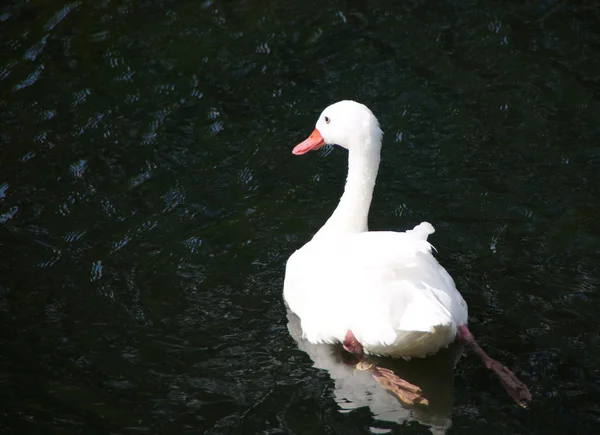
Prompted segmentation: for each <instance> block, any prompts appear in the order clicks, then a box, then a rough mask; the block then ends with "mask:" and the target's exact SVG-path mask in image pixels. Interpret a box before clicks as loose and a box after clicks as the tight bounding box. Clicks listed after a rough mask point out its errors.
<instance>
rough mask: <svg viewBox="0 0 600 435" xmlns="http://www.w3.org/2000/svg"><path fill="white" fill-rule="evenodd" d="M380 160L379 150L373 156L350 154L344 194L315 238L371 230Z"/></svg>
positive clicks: (358, 153) (362, 151) (359, 152)
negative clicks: (371, 213)
mask: <svg viewBox="0 0 600 435" xmlns="http://www.w3.org/2000/svg"><path fill="white" fill-rule="evenodd" d="M379 159H380V156H379V149H376V152H370V153H369V152H365V151H364V150H361V149H358V150H351V151H350V152H349V154H348V177H347V179H346V186H345V188H344V194H343V195H342V197H341V198H340V202H339V204H338V206H337V208H336V209H335V211H334V212H333V214H332V215H331V217H330V218H329V220H328V221H327V222H326V223H325V225H324V226H323V227H322V228H321V229H320V230H319V232H318V233H317V234H316V235H315V237H314V238H313V239H315V238H322V237H332V236H338V235H344V234H353V233H361V232H365V231H368V217H369V207H370V206H371V200H372V198H373V189H374V188H375V181H376V179H377V172H378V170H379Z"/></svg>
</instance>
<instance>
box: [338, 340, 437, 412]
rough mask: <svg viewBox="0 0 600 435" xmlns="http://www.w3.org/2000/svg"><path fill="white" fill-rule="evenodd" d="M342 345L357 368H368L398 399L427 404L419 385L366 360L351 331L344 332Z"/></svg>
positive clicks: (412, 403) (408, 402)
mask: <svg viewBox="0 0 600 435" xmlns="http://www.w3.org/2000/svg"><path fill="white" fill-rule="evenodd" d="M343 346H344V349H346V351H348V352H350V353H351V354H352V355H354V356H355V358H356V359H357V360H358V362H357V364H356V368H357V369H358V370H369V371H370V372H371V375H372V376H373V378H374V379H375V380H376V381H377V383H378V384H379V385H381V386H382V387H383V388H385V389H386V390H388V391H391V392H392V393H393V394H394V395H396V397H398V398H399V399H400V401H402V402H403V403H406V404H409V405H415V404H420V405H428V404H429V401H428V400H427V399H426V398H425V397H423V395H422V391H421V388H420V387H419V386H417V385H414V384H411V383H410V382H408V381H405V380H404V379H402V378H400V377H399V376H398V375H396V374H395V373H394V372H393V371H392V370H390V369H386V368H384V367H378V366H376V365H374V364H372V363H370V362H369V361H367V358H366V357H365V353H364V349H363V347H362V345H361V344H360V343H359V341H358V340H357V339H356V337H355V336H354V333H353V332H352V331H348V332H347V333H346V337H345V339H344V343H343Z"/></svg>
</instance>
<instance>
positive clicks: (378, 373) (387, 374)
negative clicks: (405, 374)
mask: <svg viewBox="0 0 600 435" xmlns="http://www.w3.org/2000/svg"><path fill="white" fill-rule="evenodd" d="M371 373H372V374H373V378H375V380H376V381H377V383H378V384H379V385H381V386H382V387H383V388H385V389H386V390H388V391H391V392H392V393H393V394H394V395H395V396H396V397H398V399H400V401H401V402H403V403H405V404H408V405H429V400H427V399H426V398H425V397H424V396H423V392H422V390H421V388H420V387H419V386H417V385H414V384H411V383H410V382H408V381H405V380H404V379H402V378H400V377H399V376H398V375H396V374H395V373H394V372H393V371H392V370H390V369H386V368H383V367H373V368H372V369H371Z"/></svg>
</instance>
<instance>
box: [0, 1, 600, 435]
mask: <svg viewBox="0 0 600 435" xmlns="http://www.w3.org/2000/svg"><path fill="white" fill-rule="evenodd" d="M527 3H528V4H527V5H520V4H519V2H500V1H487V2H483V1H480V2H477V1H458V0H457V1H439V2H431V1H430V2H428V1H418V0H413V1H405V2H392V1H387V2H384V1H381V0H380V1H373V2H364V1H359V0H355V1H347V2H331V3H327V4H326V3H323V2H316V1H312V0H308V1H286V2H269V1H228V2H224V1H214V2H212V1H210V0H208V1H205V2H201V1H191V0H188V1H165V0H154V1H151V0H148V1H116V0H114V1H110V0H104V1H97V2H83V1H79V2H71V3H68V2H60V1H58V0H53V1H49V0H47V1H42V0H31V1H12V2H9V3H8V4H5V5H4V6H2V12H1V13H0V30H1V31H0V34H1V36H0V41H1V43H0V46H1V52H2V55H1V58H0V112H1V115H0V116H1V124H0V224H1V225H0V253H1V255H2V257H1V263H0V264H1V270H0V328H1V333H0V420H1V423H0V433H2V434H29V433H44V434H94V433H98V434H109V433H110V434H135V433H152V434H158V433H169V434H187V433H208V434H284V433H293V434H334V433H336V434H363V433H369V432H370V431H375V432H376V429H374V428H389V429H391V430H392V432H393V433H403V434H404V433H411V434H427V433H430V432H429V429H428V427H427V426H426V425H423V424H420V423H418V422H416V421H412V422H406V423H402V420H401V419H399V420H398V421H400V423H393V422H390V421H384V420H385V419H384V418H383V416H374V415H373V413H372V412H371V410H370V409H369V408H368V407H365V406H362V407H361V406H356V407H357V408H358V409H356V410H354V411H352V412H350V413H347V412H346V413H342V412H339V409H340V408H343V407H344V406H343V404H342V405H340V404H339V403H338V402H340V399H339V398H338V397H337V396H336V391H337V390H338V387H339V385H338V384H337V383H336V382H338V381H336V380H335V376H336V370H338V369H341V368H343V366H342V365H340V364H341V363H339V361H338V365H337V366H332V367H324V368H326V369H327V370H322V369H318V368H314V367H312V365H313V360H312V359H311V358H310V357H309V355H312V354H311V353H310V349H309V350H307V349H304V350H305V351H306V352H308V354H307V353H306V352H305V351H303V350H301V349H299V348H298V345H297V344H296V342H295V341H294V339H293V338H292V336H291V335H290V333H289V332H288V327H287V323H288V319H287V317H286V312H285V309H284V306H283V303H282V298H281V292H282V283H283V273H284V266H285V262H286V259H287V257H288V256H289V255H290V254H291V253H292V252H293V251H294V250H295V249H297V248H298V247H300V246H301V245H302V244H303V243H305V242H306V241H307V240H309V238H310V237H311V235H312V234H313V233H314V232H315V231H316V230H317V229H318V228H319V227H320V225H321V224H322V223H323V222H324V221H325V219H326V218H327V217H328V215H329V214H330V213H331V211H332V210H333V208H334V207H335V205H336V203H337V200H338V198H339V195H340V194H341V189H342V186H343V183H344V177H345V171H346V167H345V159H346V155H345V153H344V152H343V151H342V150H339V149H335V150H328V149H326V150H324V151H321V152H319V153H311V154H309V155H307V156H304V157H301V158H300V157H294V156H292V154H291V152H290V151H291V149H292V147H293V146H294V145H295V144H296V143H297V142H299V141H300V140H302V139H304V138H305V137H306V136H307V135H308V134H309V133H310V132H311V131H312V128H313V126H314V122H315V121H316V117H317V115H318V113H320V111H321V110H322V109H323V108H324V107H325V106H327V105H328V104H330V103H332V102H334V101H337V100H340V99H346V98H351V99H357V100H359V101H361V102H364V103H365V104H367V105H369V106H370V107H371V108H372V109H373V111H374V112H375V113H376V115H377V116H378V117H379V120H380V122H381V125H382V128H383V130H384V132H385V135H384V151H383V164H382V168H381V170H380V178H379V182H378V185H377V189H376V193H375V199H374V203H373V206H372V212H371V228H372V229H395V230H404V229H406V228H409V227H411V226H413V225H415V224H416V223H419V222H421V221H422V220H427V221H430V222H432V223H433V224H434V226H435V227H436V229H437V232H436V233H435V234H434V235H433V237H432V242H433V244H434V245H435V246H436V247H437V248H438V250H439V258H440V261H441V262H442V264H444V265H445V266H446V267H447V269H448V270H449V271H450V273H451V274H452V275H453V276H454V278H455V280H456V282H457V285H458V286H459V289H460V290H461V292H462V293H463V295H464V297H465V299H466V300H467V302H468V303H469V306H470V314H471V317H470V322H471V329H472V331H473V332H474V333H475V335H476V336H478V337H479V340H480V342H481V343H482V345H483V346H484V347H486V348H487V349H488V350H489V352H490V354H492V355H493V356H494V357H496V358H498V359H500V360H502V361H503V362H504V363H506V364H507V365H508V366H510V367H511V368H513V369H514V370H515V372H516V373H517V374H518V375H519V376H520V377H521V379H522V380H523V381H525V382H526V383H527V384H528V385H529V386H530V388H531V392H532V394H533V395H534V403H533V406H532V407H531V408H530V409H528V410H523V409H521V408H519V407H517V406H516V405H515V404H514V403H512V402H511V400H510V398H509V397H508V396H507V395H506V394H505V393H504V391H503V390H502V388H501V386H500V384H499V383H498V382H497V381H496V379H495V378H493V377H492V376H491V375H490V374H489V373H488V372H487V370H485V369H484V368H483V367H482V366H481V365H480V363H479V361H478V360H476V359H475V358H474V357H473V356H472V355H471V354H469V353H466V354H465V355H464V356H463V357H462V358H461V359H460V361H458V363H457V366H456V369H455V370H454V378H452V372H451V370H450V371H447V372H444V373H446V374H443V373H442V372H443V369H442V368H439V367H438V366H436V364H438V362H436V361H425V362H421V363H418V362H416V366H415V364H412V365H411V366H410V367H408V368H407V367H405V370H408V371H410V370H413V371H415V372H418V373H417V374H416V375H415V376H416V377H417V378H419V376H420V378H419V379H422V380H423V382H428V381H429V383H430V384H432V385H433V386H432V387H430V391H431V394H432V395H435V394H436V388H438V389H439V390H440V391H438V392H440V394H442V393H441V390H442V386H444V387H443V388H445V390H444V391H445V392H444V393H443V394H445V396H444V397H445V398H444V399H443V400H442V402H444V401H445V402H444V403H446V405H447V408H445V409H444V410H442V411H440V413H441V414H444V413H445V414H444V415H446V417H448V418H451V424H452V428H451V429H450V430H449V431H448V433H454V434H486V435H492V434H503V435H504V434H565V433H574V434H575V433H576V434H595V433H598V431H600V421H599V420H600V381H599V377H600V351H599V349H600V335H599V334H600V329H599V327H600V316H599V315H598V309H599V307H600V297H599V295H598V291H599V287H600V269H599V266H598V264H599V260H600V223H599V222H600V218H599V216H600V12H599V10H598V7H597V6H596V4H595V2H591V1H586V2H583V1H582V2H572V1H536V2H527ZM312 356H313V357H314V355H312ZM441 358H443V356H442V357H441ZM317 365H318V364H317ZM442 366H443V364H442ZM436 367H437V368H436ZM444 367H446V368H447V367H448V366H447V365H446V366H444ZM419 371H420V372H419ZM436 376H442V377H443V376H445V378H444V379H443V380H442V381H439V382H438V381H435V382H434V381H432V380H434V379H437V378H436ZM332 378H333V379H332ZM357 378H358V375H357ZM351 379H352V378H350V380H351ZM436 385H437V387H436ZM357 390H360V388H359V387H357ZM369 394H374V393H372V392H371V393H369ZM367 396H368V395H367ZM369 397H370V396H369ZM356 400H358V399H356ZM367 401H368V400H367ZM349 402H352V400H350V399H349ZM440 403H441V402H440ZM367 404H368V403H367ZM348 407H350V408H352V403H350V404H349V405H348ZM398 408H399V409H400V411H402V408H400V407H399V405H398ZM402 412H404V411H402ZM431 412H432V413H435V412H437V411H435V410H433V411H431ZM404 413H405V414H406V415H407V416H408V417H407V418H408V419H409V420H410V418H415V419H416V420H419V419H420V420H421V421H423V419H421V418H420V417H419V416H420V414H419V412H417V411H414V412H413V413H412V414H411V413H410V412H408V411H406V412H404ZM450 416H451V417H450ZM425 422H426V421H425Z"/></svg>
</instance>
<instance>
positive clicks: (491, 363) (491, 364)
mask: <svg viewBox="0 0 600 435" xmlns="http://www.w3.org/2000/svg"><path fill="white" fill-rule="evenodd" d="M457 339H458V340H460V341H462V342H463V343H465V344H468V345H469V346H470V347H471V348H472V349H473V350H474V351H475V353H476V354H477V355H479V357H480V358H481V360H482V361H483V363H484V364H485V366H486V367H487V368H488V369H490V370H492V371H493V372H494V373H496V375H497V376H498V377H499V378H500V382H501V383H502V386H503V387H504V389H505V390H506V392H507V393H508V395H509V396H510V397H512V398H513V400H514V401H515V402H517V404H519V406H522V407H523V408H526V407H527V406H528V405H529V402H531V393H530V392H529V389H528V388H527V386H526V385H525V384H524V383H523V382H521V381H520V380H519V379H518V378H517V377H516V376H515V375H514V373H513V372H511V371H510V370H509V369H508V368H507V367H506V366H504V365H502V364H500V363H499V362H498V361H496V360H495V359H493V358H491V357H490V356H489V355H488V354H487V353H485V351H484V350H483V349H482V348H481V347H480V346H479V344H477V341H476V340H475V337H473V334H471V331H469V328H467V325H460V326H459V327H458V333H457Z"/></svg>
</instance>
